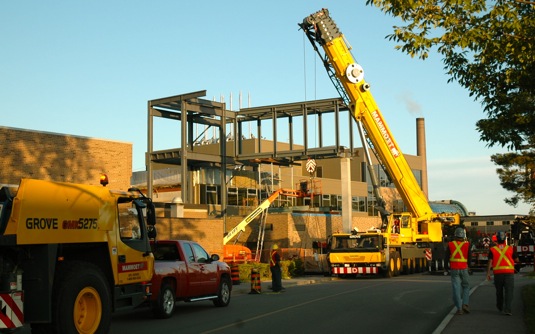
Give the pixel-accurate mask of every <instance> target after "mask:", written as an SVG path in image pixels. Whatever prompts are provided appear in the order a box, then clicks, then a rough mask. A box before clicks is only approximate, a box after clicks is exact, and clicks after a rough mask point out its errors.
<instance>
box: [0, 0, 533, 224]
mask: <svg viewBox="0 0 535 334" xmlns="http://www.w3.org/2000/svg"><path fill="white" fill-rule="evenodd" d="M363 2H364V1H346V0H343V1H319V0H313V1H311V0H308V1H287V0H286V1H281V0H272V1H262V2H260V1H250V0H249V1H242V0H239V1H171V0H167V1H157V0H155V1H136V0H129V1H101V0H97V1H37V0H33V1H32V0H30V1H2V2H1V4H0V43H1V45H2V49H1V50H2V51H1V52H0V95H1V101H2V103H1V107H0V108H1V111H2V112H1V114H2V118H1V121H0V125H2V126H8V127H16V128H23V129H31V130H39V131H49V132H57V133H64V134H72V135H79V136H87V137H96V138H103V139H111V140H119V141H126V142H131V143H133V147H134V148H133V166H132V168H133V170H134V171H140V170H144V168H145V165H144V152H145V151H146V149H147V139H146V132H147V131H146V127H147V101H148V100H151V99H156V98H161V97H166V96H171V95H177V94H183V93H188V92H193V91H198V90H207V96H206V97H205V98H206V99H213V98H215V99H216V100H218V101H219V100H220V97H221V96H224V98H225V100H226V102H227V103H228V102H229V96H230V94H232V95H233V96H234V98H233V100H234V102H233V109H234V110H237V109H238V102H237V100H238V98H237V96H238V94H239V92H240V91H241V92H242V94H243V95H244V99H243V100H244V102H243V103H244V105H243V106H244V107H246V106H247V105H246V103H247V96H248V95H249V96H250V98H251V106H262V105H271V104H278V103H290V102H298V101H303V100H312V99H322V98H332V97H337V93H336V91H335V90H334V88H333V87H332V84H331V82H330V80H329V79H328V78H327V76H326V74H325V71H324V69H323V67H322V65H321V64H320V63H319V61H317V56H316V55H315V54H314V53H313V51H312V47H311V45H310V43H309V42H308V41H307V40H305V39H304V36H303V35H304V34H303V32H302V31H299V30H298V26H297V23H298V22H301V21H302V20H303V18H305V17H306V16H307V15H309V14H311V13H313V12H316V11H317V10H319V9H321V8H328V9H329V10H330V12H331V16H332V17H333V18H334V20H335V21H336V23H337V24H338V26H339V28H340V29H341V31H342V33H344V35H345V36H346V38H347V40H348V42H349V43H350V44H351V45H352V47H353V55H354V56H355V58H356V59H357V61H358V62H359V63H360V64H361V65H362V66H363V68H364V70H365V77H366V80H367V81H368V82H369V83H370V84H371V86H372V93H373V95H374V97H375V99H376V100H377V103H378V105H379V107H380V108H381V110H382V112H383V114H384V116H385V119H386V121H387V122H388V124H389V126H390V129H391V131H392V132H393V134H394V136H395V137H396V140H397V141H398V144H399V145H400V147H401V149H402V150H403V152H405V153H407V154H416V134H415V127H416V125H415V124H416V121H415V119H416V118H417V117H424V118H425V122H426V136H427V155H428V168H429V195H430V199H431V200H442V199H454V200H458V201H460V202H462V203H463V204H465V206H466V207H467V209H468V210H469V211H475V212H476V213H477V214H479V215H483V214H509V213H515V214H526V213H528V211H529V207H528V206H527V205H521V206H519V207H517V208H513V207H510V206H507V205H506V204H505V203H504V202H503V199H504V198H505V197H509V196H511V195H512V194H511V193H508V192H506V191H505V190H503V189H502V188H501V187H500V185H499V180H498V177H497V175H496V173H495V168H496V167H495V166H494V165H493V164H492V162H490V155H491V154H493V153H496V152H504V150H503V149H500V148H491V149H489V148H486V147H485V143H483V142H480V141H479V135H478V133H477V132H476V130H475V122H476V121H477V120H478V119H480V118H483V117H484V114H483V112H482V108H481V106H480V104H479V103H477V102H474V101H473V99H472V98H470V97H469V96H468V92H467V91H465V90H463V89H462V88H460V87H459V86H458V85H457V84H447V76H446V75H445V74H444V70H443V64H442V63H441V60H440V57H439V56H438V55H437V54H432V55H431V57H430V58H429V59H427V60H425V61H421V60H417V59H411V58H410V57H409V56H407V55H405V54H402V53H401V52H399V51H396V50H395V49H394V46H395V45H394V43H393V42H391V41H388V40H387V39H385V36H386V35H387V34H389V33H391V32H392V26H393V25H394V24H396V21H395V20H394V19H392V18H390V17H387V16H385V15H384V14H383V13H381V12H380V11H379V10H378V9H376V8H372V7H366V6H364V5H363V4H362V3H363ZM156 126H157V128H156V131H157V138H156V147H155V149H166V148H172V147H178V146H179V145H178V143H179V135H178V132H176V133H174V132H173V131H174V129H177V130H176V131H178V125H175V124H168V123H165V122H163V123H161V124H159V123H157V124H156Z"/></svg>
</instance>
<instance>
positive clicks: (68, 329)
mask: <svg viewBox="0 0 535 334" xmlns="http://www.w3.org/2000/svg"><path fill="white" fill-rule="evenodd" d="M56 275H57V276H56V277H58V281H57V282H55V289H54V296H53V309H52V312H53V314H52V316H53V320H52V321H53V324H52V325H53V326H54V327H55V329H56V332H57V333H80V334H88V333H108V332H109V329H110V324H111V311H112V310H111V304H112V302H111V297H110V295H111V293H110V289H109V285H108V282H107V281H106V278H105V276H104V274H103V273H102V271H101V270H100V269H99V268H98V267H97V266H95V265H93V264H91V263H86V262H79V261H73V262H64V263H62V264H60V267H59V268H58V272H57V273H56Z"/></svg>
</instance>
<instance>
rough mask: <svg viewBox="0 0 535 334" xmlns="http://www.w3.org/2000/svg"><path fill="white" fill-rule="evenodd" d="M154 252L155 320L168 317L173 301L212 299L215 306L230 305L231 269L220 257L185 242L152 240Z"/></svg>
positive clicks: (153, 302)
mask: <svg viewBox="0 0 535 334" xmlns="http://www.w3.org/2000/svg"><path fill="white" fill-rule="evenodd" d="M151 247H152V252H153V253H154V258H155V260H156V261H155V263H154V275H153V277H152V296H151V306H152V311H153V314H154V316H155V317H157V318H169V317H171V315H172V314H173V310H174V308H175V302H177V301H180V300H182V301H186V302H193V301H199V300H212V301H213V303H214V305H215V306H219V307H223V306H227V305H228V304H229V303H230V293H231V291H232V282H231V273H230V267H229V266H228V265H227V264H226V263H224V262H221V261H219V255H217V254H213V255H212V256H209V255H208V252H206V251H205V250H204V248H202V246H201V245H199V244H198V243H196V242H194V241H188V240H158V241H154V242H152V241H151Z"/></svg>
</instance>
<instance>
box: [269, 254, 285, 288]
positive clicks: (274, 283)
mask: <svg viewBox="0 0 535 334" xmlns="http://www.w3.org/2000/svg"><path fill="white" fill-rule="evenodd" d="M278 249H279V246H278V245H277V244H274V245H273V247H272V248H271V254H270V256H269V270H271V289H272V290H273V292H279V291H281V290H282V289H283V288H282V271H281V265H280V262H281V257H280V255H279V252H277V250H278Z"/></svg>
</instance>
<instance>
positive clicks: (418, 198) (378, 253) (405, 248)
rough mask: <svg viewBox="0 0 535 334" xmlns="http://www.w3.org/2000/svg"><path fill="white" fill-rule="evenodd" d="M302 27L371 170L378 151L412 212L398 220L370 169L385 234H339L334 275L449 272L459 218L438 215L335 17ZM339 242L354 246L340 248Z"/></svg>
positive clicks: (334, 240) (309, 20) (333, 247)
mask: <svg viewBox="0 0 535 334" xmlns="http://www.w3.org/2000/svg"><path fill="white" fill-rule="evenodd" d="M299 27H300V28H301V29H302V30H303V31H304V33H305V35H306V36H307V38H308V40H309V41H310V43H311V44H312V46H313V48H314V51H316V53H317V54H318V55H319V57H320V58H321V60H322V62H323V64H324V66H325V69H326V71H327V74H328V76H329V78H330V79H331V81H332V83H333V84H334V86H335V88H336V89H337V91H338V93H339V94H340V96H341V97H342V99H343V100H344V102H345V103H346V105H347V106H348V107H349V109H350V113H351V115H352V117H353V119H354V120H355V121H356V122H357V125H358V129H359V132H360V136H361V139H362V142H363V146H364V148H365V153H366V155H365V156H366V159H367V164H368V167H369V166H371V158H370V154H369V153H368V150H372V151H373V152H374V153H375V156H376V158H377V160H378V161H379V163H380V164H381V165H382V166H383V167H384V169H385V172H386V173H387V175H388V176H389V178H390V180H391V181H392V182H393V183H394V184H395V186H396V189H397V190H398V193H399V194H400V196H401V198H402V199H403V203H404V204H405V206H406V207H407V212H403V213H397V214H390V213H389V212H388V211H387V210H386V207H385V206H386V203H385V201H384V199H383V198H382V195H381V192H380V190H379V185H378V183H377V180H376V177H375V175H374V172H373V169H372V168H369V169H370V176H371V181H372V185H373V189H374V194H375V197H376V199H377V203H378V204H379V205H378V206H379V207H380V210H379V211H380V213H381V219H382V224H381V228H380V229H378V230H374V231H367V232H356V231H355V233H351V231H344V232H343V233H337V234H333V235H332V236H331V240H330V241H331V243H330V249H329V255H328V261H329V262H330V265H331V273H332V274H336V275H347V274H377V273H380V272H382V273H383V274H384V276H387V277H389V276H393V275H397V274H399V273H400V272H406V273H410V272H414V271H417V270H420V269H421V268H422V267H423V265H424V263H426V264H427V261H430V263H436V264H437V265H436V266H435V269H444V268H443V267H444V263H445V259H444V255H445V244H444V242H445V240H446V237H447V235H448V233H447V230H448V229H449V228H450V227H453V226H458V225H459V224H460V216H459V214H458V213H440V214H439V213H434V212H433V211H432V209H431V207H430V205H429V202H428V200H427V196H426V195H425V194H424V192H423V191H422V190H421V188H420V185H419V184H418V182H417V180H416V177H415V176H414V174H413V172H412V170H411V168H410V166H409V164H408V163H407V160H406V159H405V156H404V155H403V153H402V151H401V149H400V148H399V146H398V144H397V143H396V141H395V139H394V136H393V135H392V133H391V131H390V129H389V127H388V125H387V123H386V121H385V120H384V117H383V115H382V113H381V111H380V110H379V107H378V106H377V104H376V102H375V99H374V98H373V96H372V94H371V91H370V85H369V84H368V83H367V82H366V81H365V80H364V70H363V68H362V66H360V65H359V64H357V63H356V62H355V60H354V58H353V55H352V54H351V52H350V50H351V48H350V46H349V45H347V44H346V41H345V38H344V35H343V34H342V33H341V32H340V30H339V29H338V27H337V25H336V24H335V22H334V21H333V19H332V18H331V17H330V15H329V11H328V10H327V9H322V10H320V11H318V12H316V13H314V14H311V15H309V16H307V17H306V18H305V19H304V20H303V21H302V23H299ZM318 46H319V47H318ZM321 50H323V52H321ZM366 144H368V146H367V145H366ZM371 240H374V241H375V242H376V243H375V245H374V246H373V247H367V246H366V247H365V246H361V244H362V245H364V241H371ZM339 241H340V242H342V243H344V242H345V243H346V244H348V245H347V246H342V247H340V248H339V247H338V245H337V244H338V242H339ZM426 260H427V261H426ZM441 266H442V268H440V267H441Z"/></svg>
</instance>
